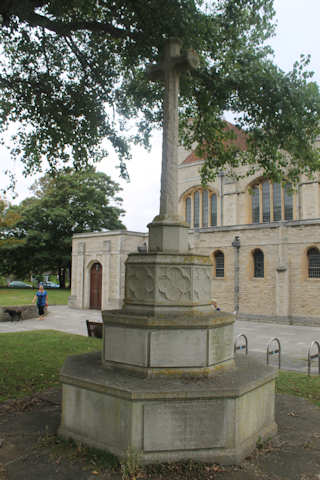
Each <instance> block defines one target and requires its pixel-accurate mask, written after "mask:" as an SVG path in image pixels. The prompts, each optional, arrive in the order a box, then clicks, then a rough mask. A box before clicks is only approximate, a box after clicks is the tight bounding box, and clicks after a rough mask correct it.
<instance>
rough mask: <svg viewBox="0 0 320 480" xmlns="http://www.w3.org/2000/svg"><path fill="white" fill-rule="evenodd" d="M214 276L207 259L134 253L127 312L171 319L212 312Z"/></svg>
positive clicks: (128, 269) (128, 276) (129, 265)
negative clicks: (172, 317) (193, 313)
mask: <svg viewBox="0 0 320 480" xmlns="http://www.w3.org/2000/svg"><path fill="white" fill-rule="evenodd" d="M211 276H212V263H211V260H210V258H209V257H208V256H207V255H189V254H188V253H185V254H184V253H176V254H173V253H168V252H158V253H146V254H139V253H137V254H135V253H132V254H130V255H129V256H128V259H127V261H126V286H125V300H124V310H125V311H126V312H132V313H135V312H138V313H148V314H150V313H152V314H154V313H161V314H167V315H175V314H177V313H183V314H188V313H189V312H199V313H200V312H202V313H208V312H210V311H211V312H212V308H211V306H210V301H211V299H210V296H211Z"/></svg>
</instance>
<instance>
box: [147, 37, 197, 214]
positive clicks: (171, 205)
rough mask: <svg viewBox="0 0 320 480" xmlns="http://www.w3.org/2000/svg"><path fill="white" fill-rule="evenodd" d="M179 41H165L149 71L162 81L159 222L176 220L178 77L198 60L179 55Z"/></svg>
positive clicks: (190, 52)
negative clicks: (163, 92)
mask: <svg viewBox="0 0 320 480" xmlns="http://www.w3.org/2000/svg"><path fill="white" fill-rule="evenodd" d="M180 51H181V41H180V40H179V39H176V38H171V39H169V40H167V42H166V44H165V48H164V55H163V58H162V60H161V61H160V62H159V63H157V64H156V65H150V66H149V69H148V72H149V77H150V79H151V80H153V81H157V80H163V81H164V85H165V94H164V105H163V139H162V171H161V192H160V216H159V220H160V221H166V220H169V221H178V220H179V216H178V181H177V180H178V178H177V177H178V158H177V157H178V129H179V113H178V96H179V77H180V74H181V73H182V72H184V71H187V70H191V69H194V68H197V67H198V65H199V57H198V55H197V54H196V53H195V52H194V51H193V50H188V51H187V53H186V55H181V53H180Z"/></svg>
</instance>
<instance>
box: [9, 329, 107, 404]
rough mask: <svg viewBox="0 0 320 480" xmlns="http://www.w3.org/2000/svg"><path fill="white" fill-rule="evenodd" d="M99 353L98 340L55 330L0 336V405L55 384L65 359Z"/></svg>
mask: <svg viewBox="0 0 320 480" xmlns="http://www.w3.org/2000/svg"><path fill="white" fill-rule="evenodd" d="M100 349H101V340H100V339H97V338H93V337H84V336H81V335H72V334H67V333H63V332H57V331H55V330H46V331H34V332H19V333H1V334H0V365H1V368H0V402H1V401H5V400H7V399H12V398H21V397H24V396H28V395H32V394H34V393H37V392H40V391H42V390H46V389H47V388H50V387H53V386H56V385H58V384H59V371H60V368H61V367H62V365H63V363H64V360H65V358H66V357H67V356H68V355H74V354H77V353H87V352H90V351H96V350H100Z"/></svg>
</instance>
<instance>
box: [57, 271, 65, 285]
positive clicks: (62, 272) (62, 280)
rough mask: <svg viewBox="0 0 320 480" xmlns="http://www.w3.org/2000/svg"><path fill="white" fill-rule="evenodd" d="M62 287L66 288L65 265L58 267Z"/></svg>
mask: <svg viewBox="0 0 320 480" xmlns="http://www.w3.org/2000/svg"><path fill="white" fill-rule="evenodd" d="M58 275H59V284H60V288H66V271H65V269H64V268H63V267H59V268H58Z"/></svg>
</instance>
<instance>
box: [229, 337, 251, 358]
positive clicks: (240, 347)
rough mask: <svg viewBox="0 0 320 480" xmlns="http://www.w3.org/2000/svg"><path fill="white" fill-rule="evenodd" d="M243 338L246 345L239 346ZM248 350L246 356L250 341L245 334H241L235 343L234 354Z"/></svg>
mask: <svg viewBox="0 0 320 480" xmlns="http://www.w3.org/2000/svg"><path fill="white" fill-rule="evenodd" d="M241 338H243V339H244V342H245V343H244V345H238V341H239V340H240V339H241ZM244 348H245V349H246V355H248V339H247V337H246V335H245V334H244V333H240V334H239V335H237V336H236V339H235V341H234V347H233V351H234V353H237V351H238V350H243V349H244Z"/></svg>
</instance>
